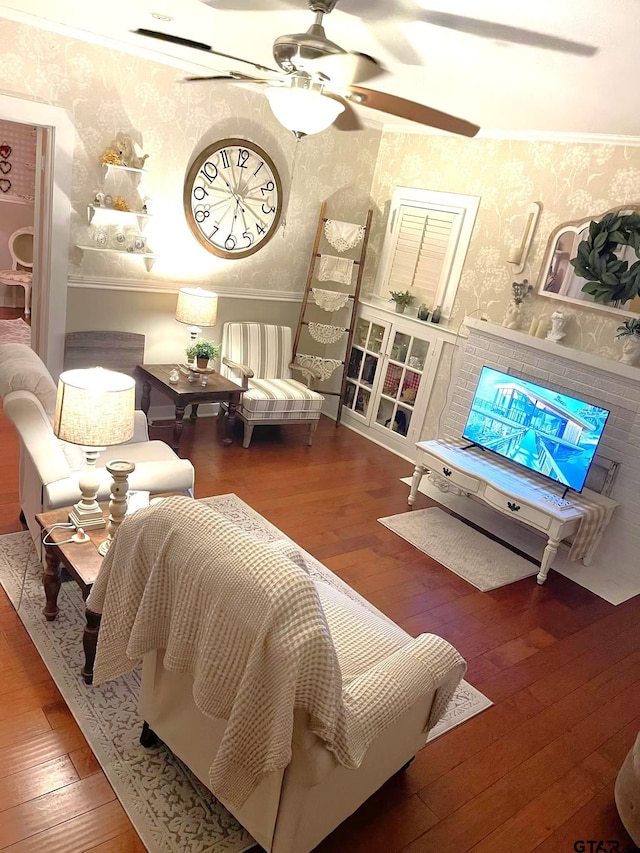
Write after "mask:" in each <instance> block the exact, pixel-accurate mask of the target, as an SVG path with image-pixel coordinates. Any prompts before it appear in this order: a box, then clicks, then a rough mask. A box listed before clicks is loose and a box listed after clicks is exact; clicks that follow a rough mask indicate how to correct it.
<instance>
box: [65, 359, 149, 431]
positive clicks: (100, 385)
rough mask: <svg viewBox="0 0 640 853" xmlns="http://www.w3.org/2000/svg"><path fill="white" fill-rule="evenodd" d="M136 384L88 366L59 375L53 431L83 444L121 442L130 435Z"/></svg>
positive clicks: (110, 371) (126, 377)
mask: <svg viewBox="0 0 640 853" xmlns="http://www.w3.org/2000/svg"><path fill="white" fill-rule="evenodd" d="M135 389H136V383H135V381H134V380H133V379H132V377H131V376H125V375H124V374H123V373H116V372H115V371H113V370H105V369H104V368H102V367H91V368H88V369H87V370H66V371H65V372H64V373H61V374H60V379H59V381H58V397H57V400H56V413H55V417H54V421H53V431H54V433H55V434H56V435H57V436H58V438H61V439H63V440H64V441H69V442H71V443H72V444H81V445H83V446H84V447H107V446H109V445H111V444H121V443H122V442H123V441H128V440H129V439H130V438H131V436H132V435H133V427H134V409H135V393H136V392H135Z"/></svg>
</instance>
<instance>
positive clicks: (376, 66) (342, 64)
mask: <svg viewBox="0 0 640 853" xmlns="http://www.w3.org/2000/svg"><path fill="white" fill-rule="evenodd" d="M307 70H308V71H309V72H310V73H311V74H321V75H322V76H323V77H325V78H326V79H328V80H331V82H332V83H333V84H334V85H335V86H350V85H351V84H352V83H363V82H364V81H365V80H373V79H374V77H379V76H380V75H381V74H384V73H385V71H386V69H385V68H384V66H383V65H382V64H381V63H380V62H378V60H377V59H374V58H373V56H369V54H367V53H358V52H357V51H353V52H347V51H345V52H344V53H334V54H331V55H329V56H323V57H321V58H320V59H315V60H313V61H312V62H309V63H307Z"/></svg>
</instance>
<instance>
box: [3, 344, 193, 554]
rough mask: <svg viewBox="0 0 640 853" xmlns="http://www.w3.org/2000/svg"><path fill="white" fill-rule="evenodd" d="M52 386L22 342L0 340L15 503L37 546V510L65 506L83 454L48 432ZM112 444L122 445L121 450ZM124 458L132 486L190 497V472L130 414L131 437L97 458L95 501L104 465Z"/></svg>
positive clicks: (103, 482) (75, 494) (104, 487)
mask: <svg viewBox="0 0 640 853" xmlns="http://www.w3.org/2000/svg"><path fill="white" fill-rule="evenodd" d="M56 393H57V388H56V385H55V383H54V381H53V379H52V378H51V375H50V374H49V371H48V370H47V368H46V367H45V365H44V364H43V363H42V361H41V360H40V358H39V357H38V356H37V355H36V353H35V352H33V350H32V349H30V348H29V347H28V346H25V345H24V344H0V397H2V400H3V408H4V412H5V414H6V416H7V417H8V418H9V420H10V421H11V422H12V423H13V425H14V426H15V428H16V430H17V431H18V435H19V436H20V506H21V509H22V513H23V515H24V519H25V521H26V523H27V525H28V527H29V530H30V531H31V535H32V537H33V540H34V542H35V543H36V545H37V546H38V547H39V543H40V529H39V527H38V524H37V522H36V520H35V516H36V514H37V513H39V512H43V511H45V510H49V509H57V508H59V507H63V506H68V505H71V504H73V503H75V502H76V501H77V499H78V498H79V496H80V486H79V482H78V481H79V477H80V473H81V470H82V467H83V465H84V453H83V451H82V448H80V447H79V446H77V445H72V444H67V443H66V442H62V441H59V440H58V439H57V438H56V436H55V435H54V433H53V415H54V412H55V403H56ZM116 447H118V448H125V447H126V450H120V449H118V450H117V451H116ZM114 456H124V457H125V458H126V459H127V460H129V461H130V462H134V463H135V466H136V469H135V471H134V472H133V474H132V475H131V477H130V478H129V486H130V488H132V489H144V490H148V491H151V492H175V493H178V494H184V495H192V494H193V484H194V470H193V466H192V464H191V462H189V460H188V459H180V458H179V457H178V456H176V454H175V453H174V452H173V450H172V449H171V448H170V447H169V446H168V445H167V444H165V443H164V442H162V441H149V433H148V429H147V420H146V417H145V416H144V414H143V413H142V412H140V411H137V412H136V422H135V432H134V435H133V438H132V439H131V440H130V441H129V442H127V443H126V444H125V445H117V446H114V447H108V448H107V449H106V450H105V451H104V452H103V453H101V454H100V456H99V457H98V460H97V463H96V468H97V470H98V472H99V475H100V487H99V491H98V496H97V497H98V500H107V499H108V497H109V491H110V486H111V475H110V474H109V473H108V472H107V471H106V469H105V467H104V466H105V464H106V463H107V462H108V461H109V460H110V459H113V458H114Z"/></svg>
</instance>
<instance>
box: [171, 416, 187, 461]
mask: <svg viewBox="0 0 640 853" xmlns="http://www.w3.org/2000/svg"><path fill="white" fill-rule="evenodd" d="M185 408H186V406H176V419H175V421H174V424H173V449H174V450H175V452H176V453H177V452H178V448H179V447H180V436H181V435H182V427H183V426H184V422H183V419H184V410H185Z"/></svg>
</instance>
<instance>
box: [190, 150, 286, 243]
mask: <svg viewBox="0 0 640 853" xmlns="http://www.w3.org/2000/svg"><path fill="white" fill-rule="evenodd" d="M184 210H185V215H186V217H187V222H188V223H189V226H190V227H191V230H192V231H193V233H194V234H195V236H196V238H197V239H198V241H199V242H200V243H201V244H202V245H203V246H204V247H205V249H208V251H210V252H212V253H213V254H214V255H218V256H219V257H221V258H245V257H247V256H248V255H252V254H253V253H254V252H257V251H258V249H260V248H262V246H264V245H265V243H267V242H268V241H269V240H270V239H271V237H272V236H273V235H274V233H275V231H276V229H277V227H278V222H279V220H280V214H281V212H282V185H281V183H280V177H279V175H278V172H277V170H276V167H275V166H274V164H273V161H272V160H271V158H270V157H269V156H268V154H266V153H265V152H264V151H263V150H262V149H261V148H259V147H258V146H257V145H255V144H254V143H253V142H248V141H247V140H246V139H223V140H222V141H221V142H216V143H214V144H213V145H210V146H209V147H208V148H205V149H204V151H202V153H201V154H199V155H198V157H197V158H196V160H195V161H194V163H193V165H192V166H191V168H190V169H189V172H188V174H187V177H186V180H185V184H184Z"/></svg>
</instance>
